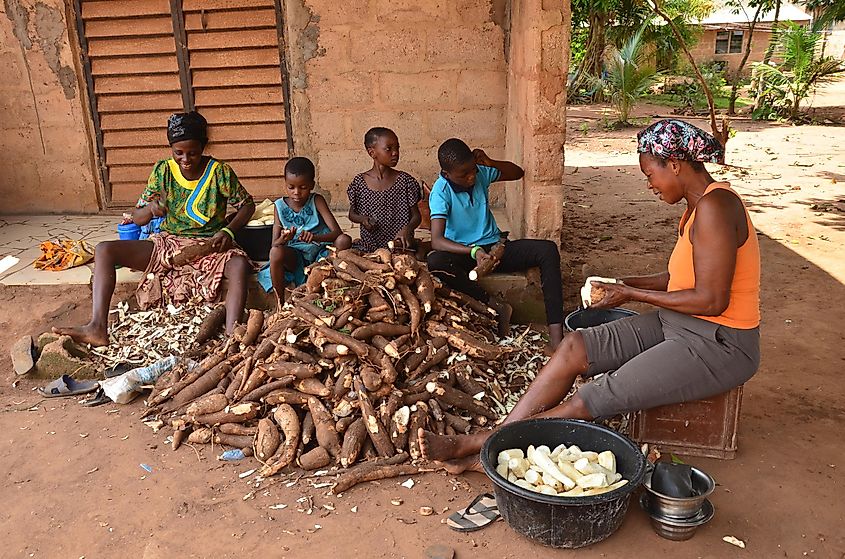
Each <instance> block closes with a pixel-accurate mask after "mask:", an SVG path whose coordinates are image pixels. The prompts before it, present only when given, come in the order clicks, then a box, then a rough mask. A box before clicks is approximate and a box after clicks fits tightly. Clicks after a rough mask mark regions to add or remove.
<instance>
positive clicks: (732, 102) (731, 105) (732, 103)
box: [728, 4, 763, 115]
mask: <svg viewBox="0 0 845 559" xmlns="http://www.w3.org/2000/svg"><path fill="white" fill-rule="evenodd" d="M762 10H763V4H760V5H759V6H757V11H756V12H754V19H752V20H751V22H750V23H749V24H748V42H747V43H746V44H745V54H743V55H742V60H740V61H739V66H738V67H737V69H736V73H735V74H734V79H733V83H732V84H731V97H730V99H729V100H728V114H729V115H735V114H736V98H737V91H738V90H739V81H740V80H741V79H742V70H743V69H744V68H745V63H746V62H748V57H749V56H750V55H751V40H752V39H753V38H754V28H755V27H756V26H757V21H759V19H760V12H761V11H762ZM729 40H730V39H729Z"/></svg>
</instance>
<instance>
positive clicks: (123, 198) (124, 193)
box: [110, 180, 147, 207]
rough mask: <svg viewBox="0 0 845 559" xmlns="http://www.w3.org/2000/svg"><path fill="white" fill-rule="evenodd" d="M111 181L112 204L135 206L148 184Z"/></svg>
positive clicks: (145, 182)
mask: <svg viewBox="0 0 845 559" xmlns="http://www.w3.org/2000/svg"><path fill="white" fill-rule="evenodd" d="M110 182H111V205H116V206H129V207H134V206H135V204H137V203H138V198H140V197H141V193H143V192H144V187H146V185H147V181H146V180H145V181H144V182H143V183H138V182H114V181H110Z"/></svg>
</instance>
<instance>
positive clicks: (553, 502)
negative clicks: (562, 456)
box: [481, 419, 646, 548]
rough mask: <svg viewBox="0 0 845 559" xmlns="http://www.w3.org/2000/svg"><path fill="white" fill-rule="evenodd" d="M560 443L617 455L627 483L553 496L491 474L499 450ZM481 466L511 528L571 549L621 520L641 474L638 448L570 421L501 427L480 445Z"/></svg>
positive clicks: (613, 433) (608, 531) (602, 535)
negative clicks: (609, 488) (592, 491)
mask: <svg viewBox="0 0 845 559" xmlns="http://www.w3.org/2000/svg"><path fill="white" fill-rule="evenodd" d="M562 443H565V444H566V445H567V446H571V445H573V444H574V445H578V446H579V447H580V448H581V449H582V450H592V451H595V452H602V451H605V450H610V451H612V452H613V454H615V455H616V470H617V471H618V472H619V473H620V474H622V478H623V479H627V480H628V483H627V484H626V485H623V486H622V487H620V488H619V489H616V490H614V491H610V492H608V493H602V494H601V495H592V496H587V497H557V496H553V495H544V494H542V493H535V492H533V491H529V490H527V489H523V488H521V487H519V486H517V485H514V484H512V483H510V482H509V481H507V480H506V479H504V478H503V477H502V476H500V475H499V474H498V473H497V472H496V464H497V460H498V456H499V452H501V451H503V450H507V449H510V448H521V449H522V450H526V449H527V448H528V446H529V445H534V446H539V445H543V444H544V445H546V446H548V447H549V448H555V447H556V446H557V445H559V444H562ZM481 465H482V466H483V467H484V471H485V472H486V473H487V476H488V477H489V478H490V479H491V480H492V481H493V484H494V490H495V493H496V503H497V504H498V506H499V511H500V512H501V513H502V516H503V517H504V519H505V520H506V521H507V523H508V524H509V525H510V527H511V528H513V529H514V530H515V531H516V532H518V533H520V534H522V535H523V536H525V537H527V538H530V539H532V540H534V541H536V542H539V543H541V544H543V545H547V546H550V547H558V548H576V547H584V546H587V545H591V544H594V543H597V542H600V541H602V540H604V539H605V538H607V537H609V536H610V535H611V534H613V532H615V531H616V530H617V529H618V528H619V526H620V525H621V524H622V520H623V518H624V517H625V511H627V510H628V501H629V500H630V498H631V493H632V492H633V491H634V490H635V489H636V488H637V487H639V485H640V484H641V483H642V481H643V477H644V476H645V472H646V459H645V457H644V456H643V454H642V452H640V450H639V449H638V448H637V446H636V445H635V444H634V443H633V442H631V440H630V439H628V438H627V437H625V436H623V435H620V434H619V433H617V432H616V431H613V430H611V429H608V428H607V427H603V426H601V425H596V424H595V423H590V422H587V421H577V420H573V419H529V420H526V421H518V422H515V423H511V424H509V425H505V426H504V427H502V428H501V429H499V430H498V431H496V432H494V433H493V434H492V435H491V436H490V438H489V439H487V442H486V443H484V447H483V448H482V449H481Z"/></svg>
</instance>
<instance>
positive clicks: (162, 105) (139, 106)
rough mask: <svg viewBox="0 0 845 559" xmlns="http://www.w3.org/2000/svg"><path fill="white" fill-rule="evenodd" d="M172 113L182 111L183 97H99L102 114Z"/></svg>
mask: <svg viewBox="0 0 845 559" xmlns="http://www.w3.org/2000/svg"><path fill="white" fill-rule="evenodd" d="M147 110H149V111H154V110H166V111H171V112H176V111H181V110H182V96H181V95H179V93H178V92H176V93H139V94H135V95H127V94H117V95H98V96H97V111H98V112H99V113H100V114H104V113H112V112H123V111H147Z"/></svg>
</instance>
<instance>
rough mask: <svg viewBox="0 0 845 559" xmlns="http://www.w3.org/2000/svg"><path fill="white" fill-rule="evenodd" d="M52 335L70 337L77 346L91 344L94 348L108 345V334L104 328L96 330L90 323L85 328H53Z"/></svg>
mask: <svg viewBox="0 0 845 559" xmlns="http://www.w3.org/2000/svg"><path fill="white" fill-rule="evenodd" d="M53 333H54V334H58V335H60V336H70V337H71V338H72V339H73V341H75V342H76V343H79V344H91V345H92V346H94V347H101V346H106V345H109V333H108V330H106V329H105V328H98V327H96V326H94V325H92V324H91V323H88V324H86V325H85V326H73V327H61V328H53Z"/></svg>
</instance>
